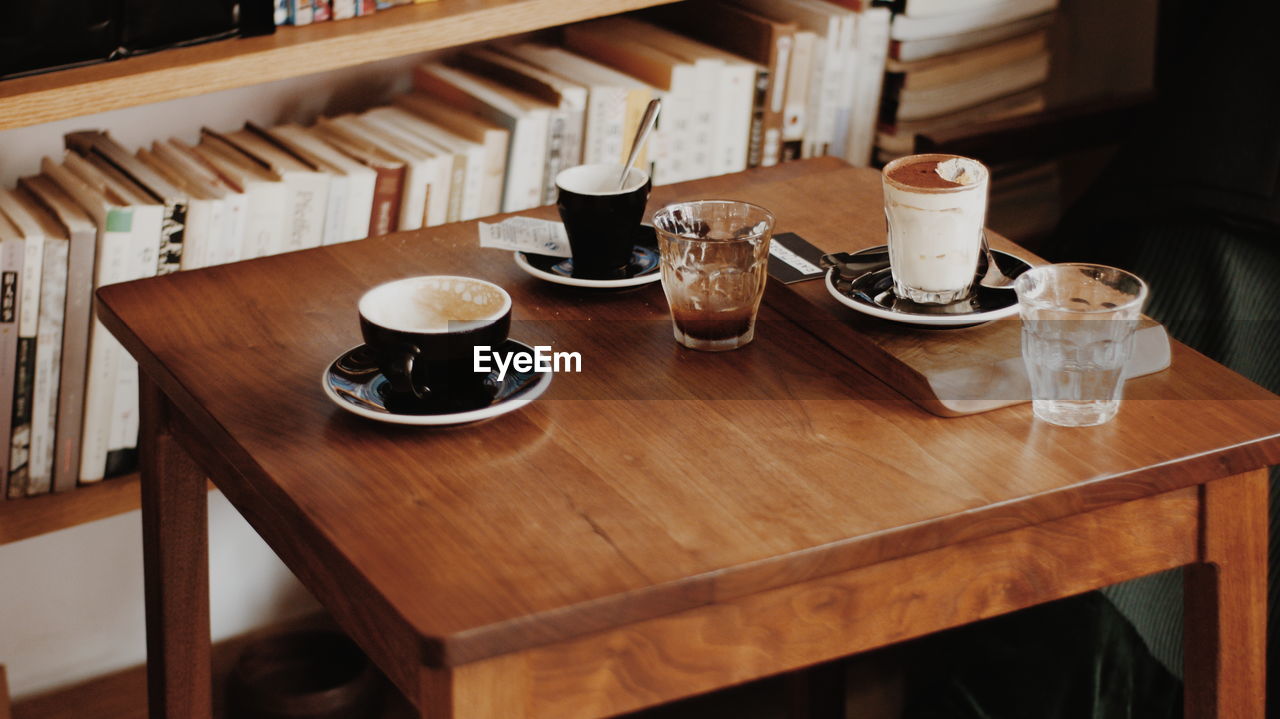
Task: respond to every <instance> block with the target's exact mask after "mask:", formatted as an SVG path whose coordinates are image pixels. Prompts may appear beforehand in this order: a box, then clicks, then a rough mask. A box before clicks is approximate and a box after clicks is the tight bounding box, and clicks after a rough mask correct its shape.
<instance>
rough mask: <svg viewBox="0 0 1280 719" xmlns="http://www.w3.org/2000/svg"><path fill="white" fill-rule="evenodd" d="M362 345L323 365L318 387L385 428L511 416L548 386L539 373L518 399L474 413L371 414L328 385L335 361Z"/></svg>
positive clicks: (546, 378) (548, 374) (546, 375)
mask: <svg viewBox="0 0 1280 719" xmlns="http://www.w3.org/2000/svg"><path fill="white" fill-rule="evenodd" d="M506 341H507V342H514V343H515V344H518V345H520V346H521V347H524V348H525V349H528V350H530V351H532V350H533V348H532V347H530V346H529V345H527V344H525V343H524V342H521V341H520V340H516V339H511V338H509V337H508V338H507V340H506ZM365 344H366V343H364V342H361V343H360V344H358V345H354V346H352V347H349V348H347V349H346V350H343V351H342V352H339V353H338V355H337V356H335V357H334V358H333V360H332V361H331V362H329V364H327V365H325V368H324V371H323V372H321V373H320V386H321V387H323V388H324V393H325V396H326V397H328V398H329V401H331V402H333V403H334V404H336V405H337V406H338V407H340V408H342V409H344V410H346V411H348V412H350V413H352V414H355V415H358V416H360V417H364V418H366V419H371V420H375V421H378V422H385V423H387V424H400V425H412V426H417V427H451V426H456V425H461V424H472V423H475V422H480V421H482V420H486V419H492V418H493V417H498V416H501V415H504V414H507V413H509V412H514V411H516V410H518V409H520V408H521V407H524V406H525V405H527V404H529V403H530V402H533V401H534V400H536V399H538V398H539V397H541V396H542V393H543V392H546V390H547V387H549V386H550V385H551V375H552V373H551V372H541V373H539V374H541V375H542V376H541V377H539V378H538V380H537V381H536V382H534V383H533V384H531V385H529V386H528V387H527V388H526V389H525V390H523V392H524V394H523V395H522V396H520V397H515V398H511V399H506V400H501V401H498V402H494V403H493V404H490V405H487V406H484V407H480V408H478V409H469V410H466V411H465V412H448V413H445V414H397V413H395V412H390V411H387V412H375V411H373V410H370V409H365V408H364V407H359V406H357V405H354V404H352V403H350V402H348V401H347V400H345V399H343V398H342V396H341V395H339V394H338V393H337V392H336V391H335V390H334V389H333V387H332V386H331V385H330V384H329V376H330V374H331V373H332V372H333V368H334V365H336V364H337V363H338V360H340V359H342V358H343V357H345V356H347V355H348V354H350V353H352V352H354V351H355V350H358V349H360V348H361V347H364V346H365ZM379 374H381V373H379Z"/></svg>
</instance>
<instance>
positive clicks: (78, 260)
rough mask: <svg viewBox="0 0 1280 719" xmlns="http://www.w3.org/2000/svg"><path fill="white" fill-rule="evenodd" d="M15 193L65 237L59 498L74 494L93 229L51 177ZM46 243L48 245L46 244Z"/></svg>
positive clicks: (56, 459)
mask: <svg viewBox="0 0 1280 719" xmlns="http://www.w3.org/2000/svg"><path fill="white" fill-rule="evenodd" d="M68 174H69V173H68ZM71 178H74V176H71ZM67 181H68V182H71V181H72V179H67ZM18 187H19V190H21V191H24V192H26V193H28V195H29V196H30V197H31V198H32V199H33V200H34V201H35V202H36V203H37V204H39V205H40V207H41V208H42V209H44V210H45V211H47V212H48V213H49V214H50V215H52V216H53V218H55V219H56V221H57V223H58V225H59V226H60V227H61V228H62V229H63V230H64V231H65V232H66V234H67V236H68V245H67V279H66V287H67V290H66V302H65V305H64V310H63V320H62V351H61V353H60V356H59V364H60V370H59V373H58V376H59V380H58V395H57V396H58V400H57V411H56V412H55V414H56V427H55V433H54V447H53V491H55V492H64V491H67V490H70V489H75V487H76V484H77V483H78V481H79V477H80V455H81V449H82V439H83V429H84V426H83V424H84V409H85V403H84V399H85V394H86V386H87V382H88V369H89V336H90V334H91V331H92V327H93V321H94V319H93V308H92V298H93V282H94V272H95V265H96V259H97V249H98V228H97V226H96V225H95V222H94V220H93V218H92V217H91V216H90V215H89V214H88V212H87V211H86V210H84V209H82V208H81V207H80V206H79V205H77V204H76V202H75V200H74V199H73V198H72V197H71V196H70V195H68V194H67V193H66V192H65V191H64V190H62V189H61V187H59V185H58V184H57V183H56V182H55V181H54V180H53V179H52V178H51V177H47V176H44V175H36V176H31V177H23V178H20V179H19V180H18ZM45 241H46V244H48V242H49V240H48V238H46V240H45Z"/></svg>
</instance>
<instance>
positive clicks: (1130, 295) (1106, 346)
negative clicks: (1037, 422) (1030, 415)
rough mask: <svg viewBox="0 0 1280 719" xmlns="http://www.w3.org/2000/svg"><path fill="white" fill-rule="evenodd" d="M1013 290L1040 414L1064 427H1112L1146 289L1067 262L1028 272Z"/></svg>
mask: <svg viewBox="0 0 1280 719" xmlns="http://www.w3.org/2000/svg"><path fill="white" fill-rule="evenodd" d="M1014 290H1015V291H1016V292H1017V293H1018V310H1019V313H1020V314H1021V316H1022V359H1023V361H1024V362H1025V363H1026V367H1027V376H1028V378H1029V379H1030V380H1031V401H1032V408H1033V411H1034V412H1035V415H1036V416H1037V417H1039V418H1040V419H1042V420H1044V421H1046V422H1050V423H1053V424H1056V425H1061V426H1064V427H1088V426H1091V425H1096V424H1102V423H1104V422H1108V421H1110V420H1111V418H1112V417H1115V415H1116V412H1117V411H1118V410H1119V408H1120V396H1121V393H1122V391H1123V389H1124V367H1125V363H1127V362H1128V361H1129V357H1130V355H1132V354H1133V333H1134V331H1135V330H1136V329H1137V327H1138V319H1139V318H1140V317H1141V314H1142V306H1143V304H1144V303H1145V302H1146V299H1147V283H1145V282H1143V281H1142V280H1141V279H1140V278H1138V277H1137V276H1136V275H1133V274H1131V273H1129V272H1125V271H1124V270H1119V269H1116V268H1114V267H1105V266H1102V265H1088V264H1077V263H1068V264H1060V265H1046V266H1043V267H1034V268H1032V269H1030V270H1027V271H1026V272H1025V273H1023V274H1022V275H1021V276H1020V277H1018V280H1017V282H1016V283H1015V284H1014Z"/></svg>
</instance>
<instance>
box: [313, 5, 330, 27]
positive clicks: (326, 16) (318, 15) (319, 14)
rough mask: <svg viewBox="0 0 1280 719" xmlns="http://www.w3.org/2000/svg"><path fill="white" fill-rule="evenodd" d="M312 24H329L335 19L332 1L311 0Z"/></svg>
mask: <svg viewBox="0 0 1280 719" xmlns="http://www.w3.org/2000/svg"><path fill="white" fill-rule="evenodd" d="M311 13H312V15H311V22H328V21H329V20H332V19H333V5H332V3H331V2H330V0H311Z"/></svg>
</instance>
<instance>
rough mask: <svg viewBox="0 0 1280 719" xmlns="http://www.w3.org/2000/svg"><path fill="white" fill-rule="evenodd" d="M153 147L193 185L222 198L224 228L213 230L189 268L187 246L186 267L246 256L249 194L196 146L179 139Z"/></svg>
mask: <svg viewBox="0 0 1280 719" xmlns="http://www.w3.org/2000/svg"><path fill="white" fill-rule="evenodd" d="M151 151H152V153H153V154H154V156H155V157H156V159H157V160H161V161H164V162H166V163H168V167H169V168H171V169H172V171H173V172H174V173H176V174H177V175H178V176H179V177H181V178H182V179H183V180H185V181H186V182H187V183H188V185H189V186H190V187H193V188H198V191H199V192H200V193H201V194H202V195H204V196H206V197H211V198H214V199H215V200H219V201H221V202H222V213H223V215H222V231H221V232H220V233H219V232H217V231H211V236H210V241H209V243H208V244H207V245H204V246H203V247H202V248H199V250H198V251H197V254H196V255H195V256H194V257H193V258H192V260H191V266H190V267H189V268H188V267H187V259H186V250H185V249H184V251H183V268H184V269H195V268H197V267H210V266H213V265H221V264H226V263H228V262H235V261H237V260H240V259H243V250H244V247H245V242H246V240H245V233H246V227H247V222H248V215H249V197H248V195H246V194H245V193H244V192H241V191H240V190H239V189H238V188H236V187H234V186H233V185H231V184H230V183H229V182H227V181H226V180H225V179H223V178H222V177H221V176H220V175H218V173H217V172H215V171H214V169H213V168H212V167H211V166H209V165H208V164H206V163H205V162H204V161H203V160H202V159H201V158H200V156H199V154H198V153H196V152H195V150H194V149H193V148H191V147H190V146H188V145H185V144H183V143H182V142H180V141H178V140H175V139H170V140H157V141H156V142H154V143H152V144H151Z"/></svg>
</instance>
